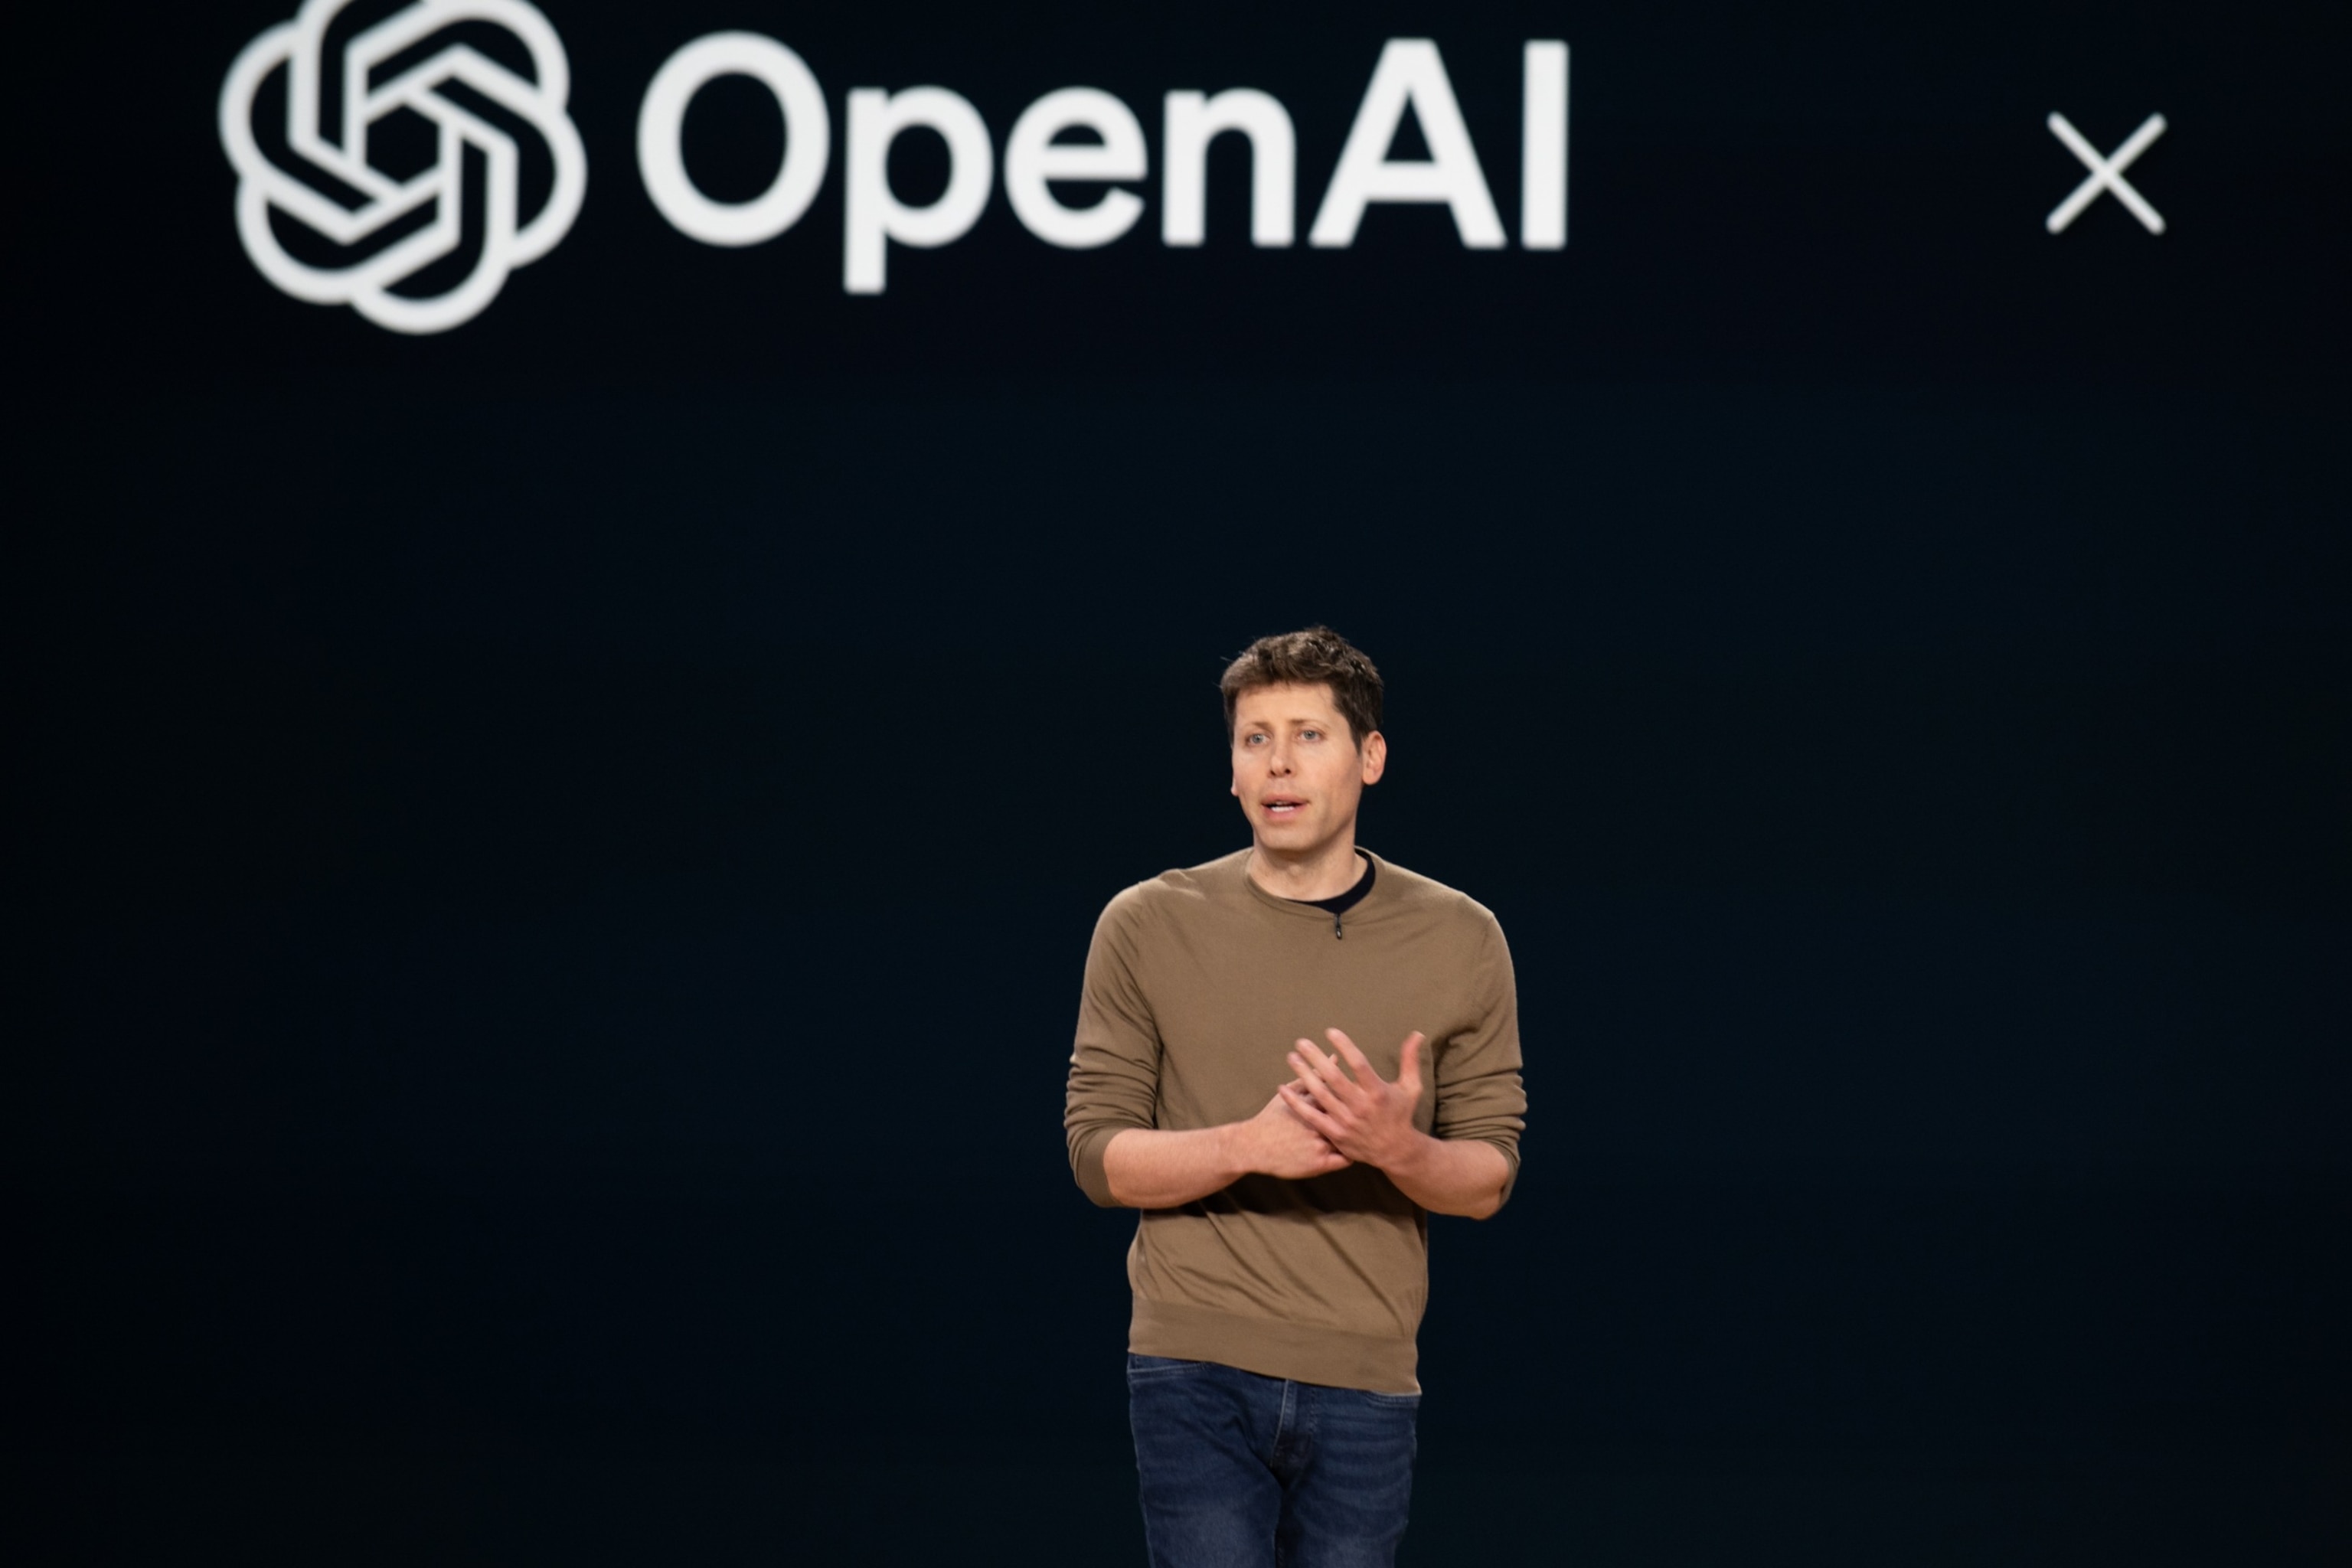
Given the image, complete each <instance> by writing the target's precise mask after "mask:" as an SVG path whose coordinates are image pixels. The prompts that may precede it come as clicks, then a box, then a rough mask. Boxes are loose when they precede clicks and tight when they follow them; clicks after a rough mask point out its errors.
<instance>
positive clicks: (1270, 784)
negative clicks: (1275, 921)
mask: <svg viewBox="0 0 2352 1568" xmlns="http://www.w3.org/2000/svg"><path fill="white" fill-rule="evenodd" d="M1387 761H1388V742H1386V741H1385V740H1382V739H1381V735H1380V733H1379V732H1378V731H1374V732H1373V733H1371V734H1370V735H1367V736H1365V737H1364V742H1363V744H1362V746H1361V747H1359V746H1358V745H1357V744H1356V742H1354V741H1353V740H1352V739H1351V738H1350V737H1349V733H1348V721H1346V720H1345V719H1342V718H1341V717H1340V716H1339V704H1338V703H1337V702H1336V701H1334V700H1332V697H1331V689H1330V688H1329V687H1328V686H1325V685H1321V684H1319V683H1318V684H1317V685H1314V686H1261V687H1258V688H1256V689H1255V690H1250V691H1244V692H1243V693H1242V695H1241V698H1240V700H1238V701H1236V702H1235V703H1234V798H1235V799H1237V800H1239V801H1240V802H1241V803H1242V814H1243V815H1244V816H1247V817H1248V818H1249V823H1250V829H1251V831H1252V832H1253V833H1254V834H1255V835H1256V837H1257V842H1258V844H1259V845H1260V847H1264V848H1265V849H1268V850H1271V851H1274V852H1275V853H1276V854H1281V855H1312V854H1313V853H1314V852H1315V851H1317V850H1318V849H1320V848H1322V847H1325V846H1326V845H1328V844H1329V843H1330V842H1331V841H1332V840H1333V839H1334V838H1336V837H1339V835H1340V834H1341V833H1343V832H1350V831H1352V830H1353V828H1354V826H1355V823H1356V806H1357V803H1358V802H1360V801H1361V800H1362V799H1363V795H1364V786H1365V785H1366V784H1377V783H1378V782H1379V781H1380V776H1381V769H1382V767H1383V766H1385V765H1386V763H1387Z"/></svg>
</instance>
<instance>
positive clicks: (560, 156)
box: [220, 0, 588, 332]
mask: <svg viewBox="0 0 2352 1568" xmlns="http://www.w3.org/2000/svg"><path fill="white" fill-rule="evenodd" d="M353 5H354V0H307V4H305V5H303V7H302V9H301V11H300V12H299V14H298V15H297V16H295V18H294V19H293V20H292V21H291V22H284V23H280V24H279V25H278V26H275V27H272V28H270V29H269V30H268V32H266V33H264V34H262V35H261V37H257V38H256V39H254V40H253V42H252V43H251V44H249V45H247V47H246V49H245V52H244V53H243V54H240V55H239V56H237V58H236V64H235V65H233V66H231V67H230V68H229V73H228V79H227V80H226V82H224V83H223V84H222V85H221V97H220V135H221V145H222V146H223V147H224V148H226V150H227V152H228V156H229V162H230V163H234V164H235V165H236V173H237V192H236V227H237V235H238V237H240V238H241V239H243V240H244V242H245V249H246V254H247V255H248V256H250V257H251V258H253V264H254V266H256V267H257V268H260V270H261V275H262V276H263V277H265V278H267V279H269V281H270V282H272V283H274V284H276V285H277V286H278V288H279V289H284V290H285V291H286V292H287V293H289V294H291V295H293V296H294V297H295V298H296V299H298V300H309V301H310V302H311V303H313V304H320V305H349V306H350V307H351V308H352V309H353V310H357V311H358V312H359V313H360V314H361V315H362V316H364V317H366V318H367V319H368V320H369V321H373V322H375V323H376V324H377V325H378V326H381V327H389V328H391V329H392V330H393V331H397V332H441V331H448V330H449V329H450V328H451V327H455V326H457V325H459V324H460V323H461V322H465V321H471V320H472V319H473V318H474V317H476V316H478V315H479V314H480V313H481V312H482V310H484V309H485V308H486V307H488V304H489V302H490V301H491V300H495V299H497V298H498V294H499V289H502V288H504V287H505V286H506V280H507V277H508V275H509V273H511V272H512V271H513V270H514V269H515V268H518V267H525V266H528V265H530V263H531V262H534V261H536V260H538V259H539V258H541V257H542V256H545V255H546V254H547V253H548V252H549V251H551V250H552V249H554V248H555V247H556V245H557V243H558V242H560V241H561V240H562V238H563V237H564V235H565V234H567V233H569V232H570V230H571V228H572V219H573V218H575V217H576V216H579V213H580V200H581V197H582V195H584V194H585V192H586V190H587V185H588V158H587V154H586V153H585V152H583V150H582V148H581V145H580V132H578V131H577V130H576V129H575V128H574V127H573V126H572V121H571V117H570V116H569V115H568V114H567V113H566V112H565V104H566V101H567V100H569V98H570V96H571V90H572V74H571V65H570V62H568V61H567V60H566V59H565V58H564V55H563V45H562V41H561V40H559V39H558V38H557V37H556V36H555V29H554V28H553V27H551V26H549V25H548V22H547V18H546V17H544V16H541V15H540V14H539V12H538V11H537V10H535V9H533V8H532V7H531V6H530V5H526V4H524V0H415V3H414V4H411V5H406V6H404V7H403V8H401V9H399V10H397V11H395V12H394V13H393V14H391V15H390V16H384V17H383V20H381V21H378V22H375V23H374V24H373V25H372V26H362V25H361V23H360V21H359V19H357V18H354V17H348V16H345V13H346V12H347V11H349V10H351V9H352V7H353ZM368 8H369V9H370V10H373V11H381V9H382V7H381V6H380V5H378V6H370V7H368ZM485 50H488V51H489V52H488V53H486V52H484V51H485ZM493 55H496V56H498V57H500V58H492V57H493ZM517 67H526V68H527V72H528V74H518V72H517V69H516V68H517ZM527 203H528V204H530V211H528V212H526V211H525V210H524V207H525V205H526V204H527Z"/></svg>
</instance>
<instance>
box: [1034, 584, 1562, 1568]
mask: <svg viewBox="0 0 2352 1568" xmlns="http://www.w3.org/2000/svg"><path fill="white" fill-rule="evenodd" d="M1223 692H1224V702H1225V721H1226V730H1227V732H1228V735H1229V738H1230V740H1231V743H1232V752H1233V793H1234V796H1235V798H1236V799H1238V800H1239V801H1240V802H1241V807H1242V813H1243V815H1244V816H1245V817H1246V818H1247V819H1248V821H1249V825H1250V838H1251V843H1250V847H1249V848H1248V849H1246V850H1243V851H1240V852H1238V853H1236V854H1233V855H1229V856H1226V857H1225V858H1223V859H1219V860H1212V861H1210V862H1209V863H1208V864H1207V865H1204V866H1195V867H1193V868H1191V869H1189V870H1183V871H1170V872H1167V873H1165V874H1164V875H1162V876H1160V877H1158V878H1155V879H1152V880H1150V881H1148V882H1142V883H1139V884H1137V885H1136V886H1134V887H1131V888H1129V889H1127V890H1126V891H1124V892H1122V893H1120V894H1119V895H1118V897H1117V898H1115V899H1113V900H1111V901H1110V905H1109V907H1108V909H1106V910H1104V911H1103V914H1102V919H1101V920H1100V921H1099V922H1097V925H1096V927H1095V936H1094V945H1093V948H1092V950H1091V951H1090V952H1088V954H1087V973H1086V984H1085V990H1084V993H1083V995H1082V996H1081V999H1080V1002H1079V1008H1078V1031H1077V1047H1076V1050H1075V1052H1074V1053H1073V1054H1072V1056H1071V1058H1070V1075H1069V1089H1068V1098H1067V1104H1066V1112H1065V1115H1064V1119H1063V1121H1064V1126H1065V1128H1066V1131H1067V1133H1068V1139H1069V1153H1070V1164H1071V1168H1072V1170H1073V1171H1074V1172H1075V1173H1076V1176H1077V1180H1078V1184H1079V1185H1080V1186H1081V1187H1082V1188H1084V1189H1085V1191H1086V1194H1087V1196H1088V1197H1090V1198H1092V1199H1093V1200H1094V1201H1095V1202H1096V1203H1097V1204H1101V1205H1106V1206H1115V1205H1125V1206H1128V1207H1131V1208H1136V1209H1140V1210H1141V1211H1143V1212H1142V1214H1141V1215H1140V1217H1139V1221H1138V1224H1137V1226H1136V1235H1135V1243H1134V1245H1133V1246H1132V1247H1130V1248H1129V1252H1128V1280H1129V1285H1130V1286H1132V1288H1133V1289H1134V1294H1135V1310H1134V1317H1133V1319H1132V1321H1131V1324H1130V1327H1129V1352H1130V1353H1129V1357H1128V1384H1129V1415H1130V1419H1131V1421H1132V1424H1133V1426H1134V1431H1135V1453H1136V1465H1137V1468H1138V1470H1139V1473H1140V1479H1141V1491H1142V1500H1143V1514H1144V1532H1145V1537H1146V1540H1147V1542H1148V1543H1149V1545H1150V1555H1151V1561H1152V1563H1155V1564H1157V1565H1160V1568H1205V1565H1208V1564H1215V1565H1217V1568H1244V1565H1247V1568H1256V1565H1261V1564H1263V1565H1265V1568H1272V1565H1273V1564H1275V1563H1284V1564H1287V1565H1289V1568H1358V1565H1370V1564H1385V1563H1392V1562H1393V1561H1394V1559H1395V1554H1396V1548H1397V1542H1399V1541H1400V1540H1401V1539H1402V1536H1403V1534H1404V1526H1405V1513H1406V1505H1407V1502H1408V1500H1409V1497H1410V1493H1411V1490H1412V1455H1413V1424H1414V1418H1415V1416H1416V1415H1417V1414H1418V1406H1419V1403H1420V1394H1421V1384H1420V1383H1419V1382H1418V1381H1417V1379H1416V1377H1415V1375H1414V1374H1415V1363H1416V1352H1415V1347H1414V1335H1415V1333H1416V1332H1417V1331H1418V1330H1419V1328H1420V1324H1421V1315H1422V1307H1423V1302H1424V1301H1425V1300H1426V1299H1427V1295H1428V1232H1429V1221H1428V1216H1429V1215H1430V1214H1431V1213H1437V1214H1453V1215H1470V1216H1471V1217H1473V1218H1478V1219H1483V1218H1485V1217H1486V1216H1487V1215H1491V1214H1493V1213H1494V1212H1495V1211H1496V1210H1497V1209H1499V1208H1500V1207H1502V1205H1503V1203H1504V1200H1505V1199H1507V1197H1508V1196H1509V1195H1510V1190H1511V1184H1512V1183H1513V1181H1514V1180H1515V1179H1516V1178H1517V1173H1518V1135H1519V1131H1520V1130H1521V1128H1522V1127H1523V1126H1524V1125H1525V1122H1524V1121H1523V1117H1524V1114H1525V1112H1526V1109H1527V1100H1526V1096H1525V1095H1524V1094H1523V1093H1522V1091H1521V1089H1520V1085H1519V1036H1518V1011H1517V1001H1516V999H1515V996H1514V993H1513V989H1512V979H1511V958H1510V952H1509V950H1508V949H1507V947H1506V946H1505V945H1504V942H1503V933H1502V930H1501V928H1500V927H1498V926H1497V925H1496V923H1495V917H1494V916H1493V915H1491V914H1489V913H1488V912H1487V911H1486V910H1485V909H1483V908H1481V907H1480V906H1479V905H1478V904H1476V903H1475V902H1473V901H1472V900H1469V899H1468V898H1465V896H1464V895H1462V894H1460V893H1457V892H1455V891H1454V890H1453V889H1450V888H1446V887H1444V886H1442V885H1440V884H1439V883H1437V882H1433V881H1432V880H1430V879H1428V878H1426V877H1420V876H1415V875H1414V874H1413V873H1412V872H1411V871H1408V870H1406V869H1404V868H1402V867H1401V866H1397V865H1394V864H1391V862H1389V861H1386V860H1382V859H1380V858H1377V857H1376V856H1373V855H1371V854H1370V853H1369V852H1367V851H1365V850H1362V849H1359V848H1358V847H1356V814H1357V807H1358V805H1359V804H1360V801H1361V799H1362V795H1363V792H1364V789H1365V787H1366V786H1367V785H1369V784H1376V783H1378V782H1379V780H1380V777H1381V773H1382V772H1383V770H1384V769H1385V768H1386V766H1387V763H1388V742H1387V740H1386V739H1385V738H1384V737H1383V736H1382V735H1381V677H1380V672H1379V671H1378V670H1376V669H1374V668H1372V663H1371V660H1370V659H1368V658H1365V657H1364V656H1363V654H1362V653H1360V652H1359V651H1358V650H1357V649H1356V648H1355V647H1352V646H1350V645H1349V643H1348V642H1347V640H1346V639H1344V638H1343V637H1340V636H1339V634H1338V633H1336V632H1333V631H1330V630H1329V629H1328V628H1326V627H1322V626H1316V627H1313V628H1310V629H1309V630H1307V631H1303V632H1293V633H1290V634H1288V635H1286V636H1282V637H1264V638H1261V639H1260V640H1259V641H1257V642H1256V643H1255V644H1253V645H1251V647H1249V649H1248V650H1247V651H1246V652H1244V654H1243V655H1242V656H1241V657H1240V658H1237V659H1235V660H1234V663H1233V665H1232V667H1231V668H1228V669H1227V670H1226V671H1225V676H1224V680H1223ZM1464 782H1465V784H1466V785H1468V786H1469V787H1470V788H1472V789H1473V790H1474V791H1475V789H1479V788H1484V787H1486V785H1482V784H1479V783H1478V781H1475V780H1466V781H1464Z"/></svg>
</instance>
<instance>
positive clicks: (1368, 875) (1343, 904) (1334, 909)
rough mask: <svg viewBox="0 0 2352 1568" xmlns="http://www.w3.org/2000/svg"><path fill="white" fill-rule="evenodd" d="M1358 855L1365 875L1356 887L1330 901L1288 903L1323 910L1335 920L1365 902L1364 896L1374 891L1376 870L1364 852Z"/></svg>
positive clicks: (1308, 900)
mask: <svg viewBox="0 0 2352 1568" xmlns="http://www.w3.org/2000/svg"><path fill="white" fill-rule="evenodd" d="M1356 855H1357V858H1360V859H1361V860H1362V861H1363V863H1364V874H1363V875H1362V876H1360V877H1359V878H1357V879H1356V885H1355V886H1354V887H1352V888H1350V889H1348V890H1347V891H1346V892H1344V893H1334V894H1332V895H1331V896H1330V897H1329V898H1328V899H1291V900H1287V901H1288V902H1290V903H1294V904H1305V905H1307V906H1308V907H1309V908H1311V909H1318V910H1322V911H1323V912H1324V913H1325V914H1328V915H1329V916H1331V917H1332V918H1333V919H1334V920H1336V919H1338V918H1339V916H1341V915H1344V914H1346V913H1347V912H1348V911H1349V910H1352V909H1354V908H1355V907H1356V906H1357V905H1358V904H1360V903H1362V902H1363V901H1364V895H1365V894H1366V893H1369V892H1370V891H1371V890H1372V872H1373V871H1374V870H1375V869H1376V868H1375V867H1374V866H1373V865H1372V859H1371V857H1370V856H1369V855H1366V854H1365V853H1364V852H1363V851H1362V850H1360V849H1359V850H1358V851H1356Z"/></svg>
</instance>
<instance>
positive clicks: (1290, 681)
mask: <svg viewBox="0 0 2352 1568" xmlns="http://www.w3.org/2000/svg"><path fill="white" fill-rule="evenodd" d="M1261 686H1328V687H1329V688H1330V689H1331V698H1332V700H1333V701H1335V702H1337V703H1338V704H1339V717H1341V718H1342V719H1345V720H1346V721H1348V728H1349V730H1350V731H1353V733H1352V734H1351V735H1350V736H1349V739H1350V740H1352V741H1353V742H1355V744H1356V746H1357V747H1358V748H1359V749H1361V748H1362V746H1363V743H1364V737H1365V736H1367V735H1369V734H1370V733H1371V732H1372V731H1375V730H1377V729H1379V728H1380V727H1381V672H1380V671H1379V670H1377V669H1375V668H1372V661H1371V660H1370V659H1369V658H1365V657H1364V650H1363V649H1361V648H1360V647H1357V646H1356V645H1355V644H1353V643H1351V642H1349V640H1348V639H1347V638H1346V637H1341V636H1340V635H1339V633H1338V632H1335V631H1333V630H1332V629H1331V628H1330V627H1329V626H1308V627H1307V629H1306V630H1305V631H1300V632H1282V633H1279V634H1277V635H1276V636H1274V637H1260V638H1258V639H1257V641H1255V642H1254V643H1252V644H1250V645H1249V647H1245V648H1244V649H1242V652H1241V657H1240V658H1236V659H1234V662H1233V663H1231V664H1229V665H1227V666H1225V677H1224V679H1223V680H1220V681H1219V682H1217V689H1218V690H1220V691H1222V692H1223V693H1224V698H1225V739H1226V740H1228V741H1230V740H1232V739H1233V736H1234V704H1235V703H1237V702H1239V701H1240V700H1241V699H1242V693H1243V692H1244V691H1255V690H1256V689H1258V688H1259V687H1261Z"/></svg>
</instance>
